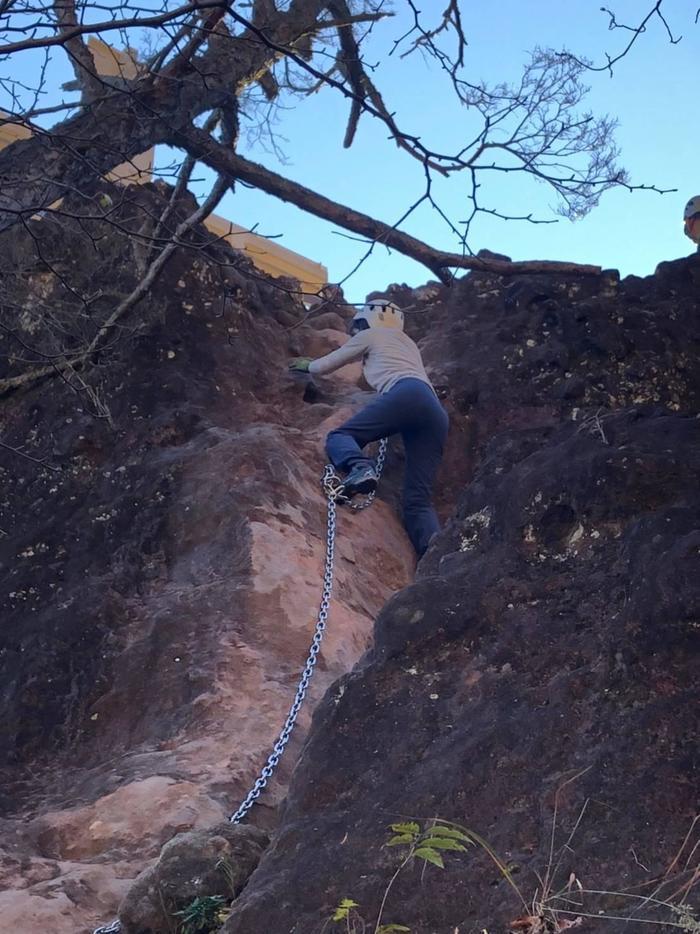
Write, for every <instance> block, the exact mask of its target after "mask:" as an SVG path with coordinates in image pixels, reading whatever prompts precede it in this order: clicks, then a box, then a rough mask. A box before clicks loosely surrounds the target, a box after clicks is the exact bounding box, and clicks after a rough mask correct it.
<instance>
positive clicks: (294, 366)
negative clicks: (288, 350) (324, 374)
mask: <svg viewBox="0 0 700 934" xmlns="http://www.w3.org/2000/svg"><path fill="white" fill-rule="evenodd" d="M310 364H311V357H294V359H293V360H290V361H289V369H290V370H294V371H295V372H296V373H308V372H309V366H310Z"/></svg>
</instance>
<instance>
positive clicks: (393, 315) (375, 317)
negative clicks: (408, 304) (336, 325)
mask: <svg viewBox="0 0 700 934" xmlns="http://www.w3.org/2000/svg"><path fill="white" fill-rule="evenodd" d="M367 328H393V329H394V330H398V331H403V312H402V311H401V309H400V308H399V306H398V305H395V304H394V302H391V301H389V299H387V298H374V299H372V300H371V301H369V302H367V304H366V305H365V306H364V308H361V309H360V310H359V311H357V312H355V316H354V317H353V318H352V320H351V321H350V324H349V326H348V330H349V332H350V334H357V332H358V331H366V330H367Z"/></svg>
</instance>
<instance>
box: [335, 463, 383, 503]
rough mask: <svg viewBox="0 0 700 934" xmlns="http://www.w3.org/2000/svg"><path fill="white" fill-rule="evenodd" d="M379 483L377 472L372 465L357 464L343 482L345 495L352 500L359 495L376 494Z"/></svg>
mask: <svg viewBox="0 0 700 934" xmlns="http://www.w3.org/2000/svg"><path fill="white" fill-rule="evenodd" d="M378 482H379V478H378V477H377V471H376V470H375V469H374V467H373V466H372V464H357V465H356V466H355V467H353V468H352V470H351V471H350V473H349V474H348V475H347V477H346V478H345V480H343V494H344V495H345V496H347V497H348V499H350V498H351V497H353V496H355V495H356V494H357V493H363V494H365V495H367V494H368V493H374V491H375V490H376V489H377V483H378Z"/></svg>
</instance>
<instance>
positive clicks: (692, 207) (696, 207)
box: [683, 195, 700, 252]
mask: <svg viewBox="0 0 700 934" xmlns="http://www.w3.org/2000/svg"><path fill="white" fill-rule="evenodd" d="M683 221H684V225H683V230H684V232H685V235H686V237H690V239H691V240H692V241H693V243H697V244H698V252H700V195H696V196H695V197H694V198H691V199H690V201H689V202H688V203H687V204H686V206H685V210H684V211H683Z"/></svg>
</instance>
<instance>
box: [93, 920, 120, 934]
mask: <svg viewBox="0 0 700 934" xmlns="http://www.w3.org/2000/svg"><path fill="white" fill-rule="evenodd" d="M121 929H122V926H121V922H119V921H112V923H111V924H105V925H103V926H102V927H101V928H95V930H94V931H93V932H92V934H119V932H120V931H121Z"/></svg>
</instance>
